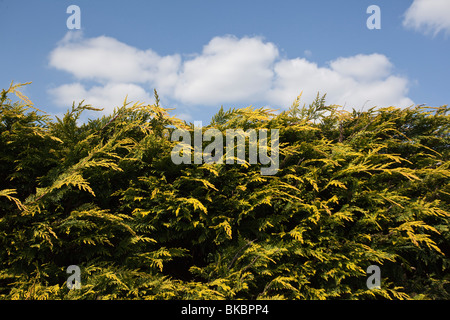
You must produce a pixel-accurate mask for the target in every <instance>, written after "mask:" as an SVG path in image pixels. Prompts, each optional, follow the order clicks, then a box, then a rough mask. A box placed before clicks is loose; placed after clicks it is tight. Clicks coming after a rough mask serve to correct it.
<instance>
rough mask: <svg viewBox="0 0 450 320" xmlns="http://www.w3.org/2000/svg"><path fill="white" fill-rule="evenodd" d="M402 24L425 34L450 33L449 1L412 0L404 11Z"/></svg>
mask: <svg viewBox="0 0 450 320" xmlns="http://www.w3.org/2000/svg"><path fill="white" fill-rule="evenodd" d="M403 26H405V27H407V28H412V29H415V30H418V31H421V32H423V33H425V34H428V33H433V34H434V35H436V34H438V33H439V32H440V31H444V32H446V33H447V34H450V1H449V0H414V2H413V3H412V5H411V6H410V7H409V8H408V10H406V12H405V17H404V20H403Z"/></svg>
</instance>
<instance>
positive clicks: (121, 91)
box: [49, 33, 413, 112]
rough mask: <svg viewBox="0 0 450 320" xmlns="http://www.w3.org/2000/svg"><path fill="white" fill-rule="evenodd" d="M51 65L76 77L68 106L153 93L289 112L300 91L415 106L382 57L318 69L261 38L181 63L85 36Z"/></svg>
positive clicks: (63, 91) (56, 91)
mask: <svg viewBox="0 0 450 320" xmlns="http://www.w3.org/2000/svg"><path fill="white" fill-rule="evenodd" d="M49 64H50V66H52V67H54V68H56V69H59V70H63V71H66V72H68V73H70V74H71V75H73V76H74V77H75V78H76V82H74V83H71V84H64V85H61V86H59V87H56V88H53V89H51V91H50V93H51V95H52V96H53V98H54V100H55V102H56V103H58V104H60V105H61V106H65V107H67V105H70V104H72V101H74V100H75V101H80V100H83V99H85V100H86V102H87V103H90V104H92V105H94V106H97V107H104V108H105V109H106V111H107V112H108V111H110V110H111V109H112V108H113V107H115V106H117V105H118V104H120V103H121V102H122V101H123V99H124V97H125V96H126V95H128V100H132V101H141V102H150V101H151V98H150V97H151V96H152V94H151V92H152V89H153V88H156V89H157V90H158V93H159V94H160V96H161V97H162V98H163V99H164V98H167V99H169V100H171V101H173V102H174V103H176V104H177V105H184V106H189V105H191V106H194V105H195V106H202V105H208V106H213V107H217V106H219V105H221V104H223V105H229V104H233V106H246V105H249V104H253V105H256V104H259V105H270V106H274V107H281V108H283V107H289V106H290V105H291V104H292V101H293V100H294V99H295V98H296V97H297V95H298V94H299V93H300V92H303V96H302V97H303V101H304V102H306V103H309V102H311V101H312V100H313V99H314V98H315V96H316V94H317V92H320V93H327V101H328V102H329V103H335V104H340V105H343V106H346V107H347V108H348V109H351V108H353V107H355V108H357V109H361V108H363V107H366V108H368V107H371V106H375V105H377V106H390V105H396V106H401V107H405V106H409V105H411V104H413V102H412V101H411V99H409V98H408V97H407V94H408V79H406V78H404V77H401V76H397V75H395V74H394V73H393V70H394V66H393V64H392V63H391V62H390V61H389V59H388V58H387V57H386V56H384V55H382V54H378V53H374V54H369V55H362V54H359V55H355V56H351V57H338V58H336V59H335V60H333V61H330V62H329V63H327V64H326V65H324V66H319V65H317V64H316V63H314V62H312V61H309V60H307V59H305V58H294V59H284V58H281V57H280V55H279V50H278V48H277V47H276V45H274V44H273V43H271V42H267V41H264V39H262V38H259V37H244V38H236V37H234V36H223V37H215V38H213V39H211V41H210V42H209V43H207V44H206V45H205V46H204V47H203V49H202V51H201V52H200V53H197V54H194V55H192V54H190V55H188V56H186V57H185V58H182V56H181V55H180V54H174V55H167V56H160V55H159V54H158V53H156V52H155V51H153V50H152V49H147V50H141V49H138V48H135V47H132V46H129V45H127V44H125V43H123V42H120V41H118V40H116V39H114V38H111V37H106V36H101V37H96V38H88V39H86V38H84V37H83V36H82V35H80V34H77V33H72V34H68V35H67V36H66V37H65V38H64V39H63V40H62V41H60V42H59V43H58V45H57V46H56V48H55V49H54V50H53V51H52V52H51V53H50V57H49ZM92 83H94V84H93V85H92ZM88 84H90V85H91V86H89V85H88Z"/></svg>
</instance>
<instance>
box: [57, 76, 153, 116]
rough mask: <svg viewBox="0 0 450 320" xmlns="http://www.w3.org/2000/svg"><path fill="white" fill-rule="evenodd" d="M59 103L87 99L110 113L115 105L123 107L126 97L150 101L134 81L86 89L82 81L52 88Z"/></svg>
mask: <svg viewBox="0 0 450 320" xmlns="http://www.w3.org/2000/svg"><path fill="white" fill-rule="evenodd" d="M50 94H51V95H52V96H53V98H54V100H55V102H56V103H57V104H58V105H61V106H64V107H66V108H67V107H68V106H71V105H72V103H73V102H74V101H75V103H76V104H78V103H79V102H81V101H82V100H84V101H85V103H86V104H90V105H92V106H93V107H95V108H104V109H105V110H104V111H103V113H105V114H110V113H111V112H112V111H113V110H114V108H115V107H121V106H122V104H123V101H124V99H125V97H126V98H127V101H129V102H130V101H134V102H138V101H139V102H147V103H148V102H150V101H151V98H150V96H149V94H148V93H147V92H146V91H145V90H144V89H143V88H142V87H140V86H138V85H135V84H132V83H107V84H106V85H103V86H102V85H100V86H94V87H92V88H90V89H86V88H85V87H84V86H83V85H82V84H81V83H78V82H77V83H72V84H64V85H62V86H59V87H56V88H53V89H51V90H50Z"/></svg>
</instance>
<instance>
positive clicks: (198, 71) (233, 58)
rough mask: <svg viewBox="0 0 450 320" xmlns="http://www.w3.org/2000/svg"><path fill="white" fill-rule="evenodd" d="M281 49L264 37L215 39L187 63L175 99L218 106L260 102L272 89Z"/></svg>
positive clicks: (177, 86) (181, 74)
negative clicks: (253, 101)
mask: <svg viewBox="0 0 450 320" xmlns="http://www.w3.org/2000/svg"><path fill="white" fill-rule="evenodd" d="M277 57H278V49H277V48H276V47H275V45H274V44H272V43H264V42H263V41H262V39H260V38H242V39H237V38H235V37H231V36H226V37H215V38H213V39H212V40H211V41H210V42H209V43H208V44H207V45H206V46H205V47H204V48H203V52H202V54H200V55H198V56H197V57H195V58H193V59H191V60H188V61H185V62H184V65H183V68H182V72H181V73H180V77H179V79H178V82H177V85H176V88H175V92H174V93H175V98H177V99H179V100H181V101H184V102H186V103H192V104H195V103H200V104H217V103H233V102H240V101H248V100H259V99H261V97H262V96H263V95H264V93H265V92H267V91H268V90H269V89H270V85H271V79H272V78H273V70H272V64H273V63H274V61H275V59H276V58H277Z"/></svg>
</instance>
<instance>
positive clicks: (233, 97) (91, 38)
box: [0, 0, 450, 123]
mask: <svg viewBox="0 0 450 320" xmlns="http://www.w3.org/2000/svg"><path fill="white" fill-rule="evenodd" d="M72 4H74V5H77V6H79V8H80V9H81V29H80V30H69V29H68V28H67V25H66V21H67V19H68V18H69V16H70V14H68V13H66V9H67V7H68V6H69V5H72ZM370 5H377V6H378V7H379V8H380V12H381V16H380V17H381V29H379V30H377V29H374V30H370V29H368V28H367V26H366V21H367V19H368V18H369V17H370V16H371V14H368V13H367V12H366V10H367V8H368V7H369V6H370ZM0 40H1V47H2V49H1V50H0V61H1V64H2V65H1V69H0V88H7V87H8V86H9V84H10V83H11V81H12V80H14V82H16V83H17V82H29V81H32V84H31V85H29V86H27V87H26V89H25V90H24V93H25V94H26V95H27V96H28V97H29V98H30V99H31V100H32V101H33V102H34V103H35V106H36V107H38V108H40V109H42V110H45V111H47V112H49V113H50V114H57V115H60V114H62V113H64V112H65V111H66V110H67V108H69V107H70V106H71V105H72V101H76V102H77V103H78V102H79V101H80V100H81V99H86V102H87V103H91V104H92V105H93V106H95V107H103V108H105V113H108V112H110V111H111V110H112V108H114V106H117V105H121V104H122V102H123V100H124V98H125V95H127V94H128V99H129V100H131V101H136V100H139V101H141V102H145V103H153V102H154V99H153V89H154V88H156V89H157V90H158V93H159V94H160V96H161V101H162V103H163V106H164V107H174V108H176V110H175V111H174V112H173V113H175V114H177V115H178V116H179V117H181V118H183V119H185V120H188V121H192V122H193V121H198V120H201V121H204V122H205V123H207V122H209V120H210V118H211V116H212V115H213V114H214V113H216V112H217V111H218V109H219V108H220V106H221V105H223V106H224V108H229V107H246V106H248V105H253V106H255V107H262V106H270V107H273V108H277V109H280V110H282V109H285V108H288V107H289V106H290V105H291V104H292V101H293V100H294V99H295V98H296V97H297V95H298V94H300V92H302V91H303V95H302V100H301V101H302V102H303V103H307V104H308V103H310V102H311V101H312V100H313V98H314V97H315V95H316V94H317V92H318V91H320V92H321V93H327V102H328V103H330V104H339V105H342V106H343V107H344V108H345V109H347V110H351V109H352V108H356V109H365V108H368V107H371V106H374V105H376V106H389V105H396V106H399V107H407V106H409V105H410V104H427V105H429V106H440V105H443V104H448V103H449V102H450V85H449V81H448V75H449V74H450V54H449V52H450V42H449V41H450V1H448V0H396V1H388V0H379V1H376V0H370V1H365V0H343V1H335V0H317V1H300V0H295V1H286V0H279V1H274V0H271V1H268V0H259V1H255V0H253V1H250V0H247V1H242V0H241V1H234V0H229V1H215V0H209V1H206V0H184V1H174V0H172V1H171V0H167V1H136V0H128V1H83V0H73V1H56V0H54V1H51V0H47V1H22V0H0Z"/></svg>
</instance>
